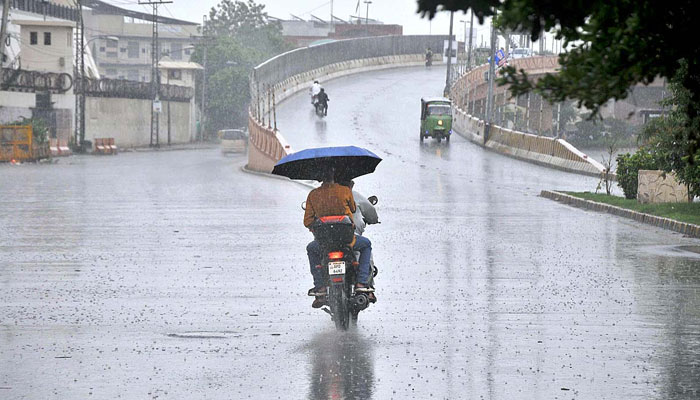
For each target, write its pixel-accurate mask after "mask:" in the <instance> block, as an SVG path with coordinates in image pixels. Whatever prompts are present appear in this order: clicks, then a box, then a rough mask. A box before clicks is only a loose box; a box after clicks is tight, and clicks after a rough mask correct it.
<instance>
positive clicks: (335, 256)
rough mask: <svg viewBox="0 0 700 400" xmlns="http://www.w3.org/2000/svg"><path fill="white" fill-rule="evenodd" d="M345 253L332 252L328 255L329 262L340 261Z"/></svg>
mask: <svg viewBox="0 0 700 400" xmlns="http://www.w3.org/2000/svg"><path fill="white" fill-rule="evenodd" d="M343 255H344V254H343V252H342V251H332V252H330V253H328V259H329V260H340V259H341V258H343Z"/></svg>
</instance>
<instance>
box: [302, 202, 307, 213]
mask: <svg viewBox="0 0 700 400" xmlns="http://www.w3.org/2000/svg"><path fill="white" fill-rule="evenodd" d="M301 209H302V210H304V211H306V202H305V201H302V202H301Z"/></svg>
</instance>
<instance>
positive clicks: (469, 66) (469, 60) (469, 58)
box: [467, 9, 474, 70]
mask: <svg viewBox="0 0 700 400" xmlns="http://www.w3.org/2000/svg"><path fill="white" fill-rule="evenodd" d="M471 13H472V16H471V19H470V21H469V53H467V70H470V69H472V36H474V31H473V30H472V29H474V9H472V10H471Z"/></svg>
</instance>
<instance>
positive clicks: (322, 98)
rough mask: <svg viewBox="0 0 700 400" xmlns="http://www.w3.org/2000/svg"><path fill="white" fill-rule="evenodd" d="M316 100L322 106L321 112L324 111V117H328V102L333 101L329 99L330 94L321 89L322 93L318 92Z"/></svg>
mask: <svg viewBox="0 0 700 400" xmlns="http://www.w3.org/2000/svg"><path fill="white" fill-rule="evenodd" d="M316 100H317V101H318V103H319V104H320V105H321V111H323V115H328V102H329V101H330V100H331V99H329V98H328V94H327V93H326V91H325V90H323V88H321V91H320V92H318V94H317V95H316Z"/></svg>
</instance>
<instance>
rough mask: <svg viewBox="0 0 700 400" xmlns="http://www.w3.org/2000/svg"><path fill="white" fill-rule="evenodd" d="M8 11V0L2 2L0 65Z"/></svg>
mask: <svg viewBox="0 0 700 400" xmlns="http://www.w3.org/2000/svg"><path fill="white" fill-rule="evenodd" d="M9 13H10V0H5V1H4V2H3V4H2V22H1V23H2V26H0V66H2V63H3V62H4V61H5V34H6V33H7V18H8V15H9Z"/></svg>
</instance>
